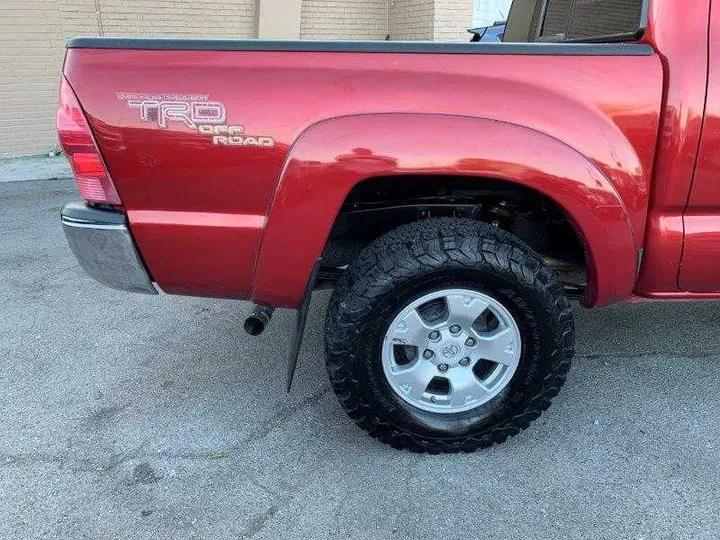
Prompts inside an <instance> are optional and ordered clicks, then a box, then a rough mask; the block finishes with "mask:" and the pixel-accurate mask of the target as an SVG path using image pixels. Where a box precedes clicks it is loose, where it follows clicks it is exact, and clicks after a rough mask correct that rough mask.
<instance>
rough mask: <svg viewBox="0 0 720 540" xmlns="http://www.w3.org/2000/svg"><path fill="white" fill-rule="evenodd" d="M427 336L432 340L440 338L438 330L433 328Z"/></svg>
mask: <svg viewBox="0 0 720 540" xmlns="http://www.w3.org/2000/svg"><path fill="white" fill-rule="evenodd" d="M428 337H429V338H430V339H431V340H433V341H437V340H438V339H440V332H438V331H437V330H433V331H432V332H430V335H428Z"/></svg>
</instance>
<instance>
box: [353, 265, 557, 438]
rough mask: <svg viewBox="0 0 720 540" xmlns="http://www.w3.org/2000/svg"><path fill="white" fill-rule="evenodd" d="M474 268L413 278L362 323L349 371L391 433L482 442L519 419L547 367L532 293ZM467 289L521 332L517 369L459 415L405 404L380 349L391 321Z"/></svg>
mask: <svg viewBox="0 0 720 540" xmlns="http://www.w3.org/2000/svg"><path fill="white" fill-rule="evenodd" d="M511 276H513V275H512V274H510V276H507V275H500V274H498V273H497V272H495V271H493V270H492V269H489V268H487V267H485V266H484V265H482V264H480V263H478V265H476V266H475V267H473V268H468V267H466V266H462V267H454V266H453V265H452V264H449V265H446V266H445V267H444V268H440V269H437V270H435V271H433V272H431V273H424V274H419V275H414V276H411V277H409V278H407V279H405V280H403V281H402V282H400V283H393V284H392V286H389V287H387V291H386V292H385V294H380V295H378V296H377V300H376V302H374V304H373V305H372V307H371V309H370V315H369V316H367V317H366V320H365V321H364V324H362V323H361V325H360V331H359V332H358V334H356V335H357V340H356V343H355V344H354V351H353V354H352V358H353V362H352V366H351V369H352V371H353V372H354V376H355V377H357V380H358V383H359V384H358V389H359V391H360V392H361V393H362V394H363V395H364V400H365V401H366V402H368V403H369V404H370V406H371V408H372V409H373V411H374V414H376V415H377V416H378V420H380V421H381V422H383V423H389V424H392V425H393V426H395V428H397V429H399V430H402V431H406V432H410V433H413V434H416V435H421V436H423V437H426V438H427V437H429V438H433V437H439V438H442V439H444V440H447V439H452V438H455V437H457V438H466V437H468V436H482V435H483V434H484V433H486V432H487V431H490V430H492V429H493V428H495V427H497V426H499V425H501V424H503V423H504V422H506V421H507V420H508V419H509V418H512V417H513V416H514V415H515V414H519V413H521V412H522V411H523V410H524V409H525V407H526V405H527V402H528V400H529V399H530V397H531V396H532V395H533V394H534V391H535V390H536V387H539V386H540V385H541V383H542V378H543V376H544V374H545V373H547V371H548V369H549V366H548V365H545V364H546V363H547V362H546V361H545V360H547V357H548V355H547V354H546V351H543V344H544V343H547V342H548V340H547V334H548V332H552V328H547V326H548V325H547V323H546V322H544V321H547V320H548V315H549V312H548V310H547V309H546V308H545V306H543V304H542V302H541V299H540V298H538V295H537V294H536V292H535V291H534V290H532V289H529V288H527V287H524V286H522V284H520V283H518V282H517V281H515V280H513V279H512V278H511ZM459 288H464V289H470V290H474V291H478V292H481V293H483V294H486V295H488V296H490V297H492V298H494V299H495V300H497V301H499V302H500V303H501V304H502V305H503V306H505V308H506V309H507V310H508V311H509V312H510V314H511V315H512V317H513V318H514V319H515V322H516V323H517V325H518V328H519V330H520V336H521V342H522V350H521V355H520V360H519V365H518V367H517V370H516V372H515V374H514V375H513V377H512V379H511V380H510V382H509V383H508V385H507V386H506V387H505V388H504V389H503V390H502V391H501V392H500V393H499V394H498V395H497V396H495V397H494V398H493V399H491V400H490V401H488V402H487V403H485V404H483V405H480V406H478V407H476V408H474V409H471V410H469V411H465V412H461V413H453V414H448V413H435V412H429V411H425V410H422V409H419V408H417V407H414V406H413V405H411V404H410V403H408V402H406V401H405V400H403V399H402V398H401V397H400V396H399V395H398V394H397V393H396V392H395V391H394V390H393V389H392V387H391V386H390V384H389V382H388V380H387V378H386V376H385V373H384V370H383V367H382V359H381V358H382V357H381V354H382V347H383V343H384V339H385V335H386V332H387V330H388V328H389V326H390V324H391V322H392V321H393V320H394V319H395V317H396V316H397V315H398V314H399V313H400V311H402V310H403V309H404V308H405V306H407V305H408V304H409V303H411V302H412V301H414V300H416V299H417V298H420V297H422V296H423V295H425V294H428V293H431V292H435V291H439V290H445V289H459Z"/></svg>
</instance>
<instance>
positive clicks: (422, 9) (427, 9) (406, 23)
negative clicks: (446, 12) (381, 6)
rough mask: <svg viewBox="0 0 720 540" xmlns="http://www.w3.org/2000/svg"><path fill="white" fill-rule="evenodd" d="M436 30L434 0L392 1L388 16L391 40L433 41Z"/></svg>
mask: <svg viewBox="0 0 720 540" xmlns="http://www.w3.org/2000/svg"><path fill="white" fill-rule="evenodd" d="M434 28H435V1H434V0H390V3H389V16H388V33H389V34H390V39H392V40H399V41H417V40H421V41H423V40H432V39H433V33H434Z"/></svg>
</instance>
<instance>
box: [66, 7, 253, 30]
mask: <svg viewBox="0 0 720 540" xmlns="http://www.w3.org/2000/svg"><path fill="white" fill-rule="evenodd" d="M67 1H70V0H67ZM97 2H98V5H99V6H100V16H101V25H102V28H101V34H102V35H104V36H162V37H174V36H185V37H209V38H253V37H255V34H256V29H257V2H256V0H232V1H225V2H223V1H221V0H97Z"/></svg>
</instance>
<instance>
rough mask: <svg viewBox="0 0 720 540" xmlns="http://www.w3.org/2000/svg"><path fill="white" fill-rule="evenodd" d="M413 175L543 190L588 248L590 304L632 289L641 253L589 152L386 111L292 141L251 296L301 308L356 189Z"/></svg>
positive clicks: (512, 130) (541, 137)
mask: <svg viewBox="0 0 720 540" xmlns="http://www.w3.org/2000/svg"><path fill="white" fill-rule="evenodd" d="M408 175H413V176H422V175H448V176H469V177H477V178H478V182H482V179H483V178H493V179H500V180H505V181H509V182H513V183H517V184H521V185H523V186H527V187H529V188H531V189H534V190H536V191H538V192H540V193H542V194H544V195H545V196H547V197H549V198H550V199H552V200H553V201H555V202H556V203H557V204H558V206H560V208H562V209H563V210H564V211H565V213H566V214H567V216H568V218H569V219H570V221H571V222H572V223H573V225H574V227H575V228H576V230H577V231H578V232H579V234H580V237H581V240H582V241H583V243H584V245H585V249H586V255H587V262H588V277H589V283H588V293H587V295H586V301H585V303H586V305H590V306H592V305H604V304H608V303H611V302H613V301H617V300H620V299H623V298H626V297H628V296H630V294H631V293H632V289H633V286H634V283H635V276H636V265H637V257H636V249H635V241H634V238H633V229H632V223H631V220H630V217H629V215H628V212H627V210H626V208H625V206H624V204H623V201H622V199H621V198H620V196H619V195H618V193H617V190H616V189H615V187H614V186H613V184H612V183H611V182H610V180H609V179H608V178H607V177H606V176H604V175H603V173H602V172H601V171H600V170H599V169H598V167H597V166H596V165H595V164H594V163H593V162H592V161H590V160H589V159H587V158H586V157H585V156H583V155H582V154H580V153H579V152H577V151H576V150H575V149H573V148H572V147H570V146H569V145H567V144H565V143H564V142H562V141H559V140H557V139H555V138H553V137H550V136H548V135H546V134H544V133H541V132H538V131H536V130H533V129H530V128H527V127H524V126H520V125H516V124H511V123H507V122H500V121H497V120H491V119H485V118H475V117H465V116H450V115H435V114H406V113H403V114H393V113H378V114H362V115H355V116H344V117H338V118H332V119H328V120H324V121H321V122H319V123H317V124H314V125H313V126H311V127H309V128H308V129H307V130H305V131H304V132H303V133H302V134H301V135H300V136H299V137H298V139H297V140H296V141H295V143H294V144H293V146H292V147H291V149H290V151H289V153H288V156H287V158H286V161H285V165H284V167H283V170H282V173H281V174H280V178H279V182H278V185H277V188H276V191H275V196H274V198H273V201H272V203H271V205H270V208H269V211H268V218H267V221H266V227H265V230H264V233H263V238H262V242H261V244H260V249H259V253H258V257H257V261H256V267H255V277H254V288H253V296H252V298H253V301H254V302H256V303H260V304H265V305H273V306H278V307H286V308H296V307H297V306H298V305H299V304H300V302H301V300H302V298H303V294H304V292H305V289H306V286H307V282H308V278H309V276H310V274H311V272H312V269H313V266H314V264H315V262H316V260H317V259H318V257H320V256H321V254H322V251H323V249H324V247H325V244H326V242H327V238H328V236H329V234H330V231H331V229H332V226H333V223H334V222H335V219H336V217H337V215H338V212H339V211H340V209H341V207H342V204H343V202H344V201H345V199H346V197H347V195H348V193H349V192H350V191H351V190H352V188H353V187H355V186H356V185H357V184H359V183H360V182H362V181H364V180H366V179H369V178H374V177H379V176H389V177H392V176H398V177H401V176H408ZM278 284H282V285H281V286H279V285H278Z"/></svg>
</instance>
